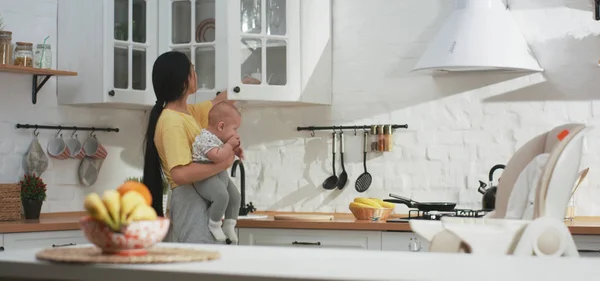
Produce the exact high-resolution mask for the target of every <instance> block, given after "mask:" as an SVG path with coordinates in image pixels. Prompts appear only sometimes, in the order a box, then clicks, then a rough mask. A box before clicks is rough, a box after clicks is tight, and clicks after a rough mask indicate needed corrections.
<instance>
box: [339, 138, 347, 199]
mask: <svg viewBox="0 0 600 281" xmlns="http://www.w3.org/2000/svg"><path fill="white" fill-rule="evenodd" d="M340 158H341V160H342V173H341V174H340V176H339V177H338V180H337V184H336V185H337V188H338V189H344V187H346V185H347V184H348V173H346V167H344V132H340Z"/></svg>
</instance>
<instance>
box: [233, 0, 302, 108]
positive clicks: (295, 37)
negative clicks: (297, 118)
mask: <svg viewBox="0 0 600 281" xmlns="http://www.w3.org/2000/svg"><path fill="white" fill-rule="evenodd" d="M227 3H228V4H229V7H228V9H227V10H228V12H229V14H228V16H230V18H231V21H230V22H229V25H230V26H231V27H230V28H229V29H228V31H229V34H228V35H229V37H228V39H229V42H228V43H229V51H230V52H229V54H228V57H229V68H230V69H229V81H228V82H229V86H230V87H229V89H230V91H232V92H233V93H234V95H233V96H234V98H235V97H236V96H237V97H238V98H240V99H250V100H254V99H256V100H282V101H285V100H286V99H293V98H294V95H295V94H296V93H299V91H300V89H299V83H300V82H299V81H300V19H299V18H300V0H228V1H227Z"/></svg>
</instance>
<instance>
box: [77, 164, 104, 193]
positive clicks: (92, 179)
mask: <svg viewBox="0 0 600 281" xmlns="http://www.w3.org/2000/svg"><path fill="white" fill-rule="evenodd" d="M103 163H104V159H94V158H91V157H85V158H83V160H81V164H79V171H78V173H79V182H81V184H82V185H84V186H92V185H93V184H94V183H96V180H97V179H98V174H99V173H100V169H101V168H102V164H103Z"/></svg>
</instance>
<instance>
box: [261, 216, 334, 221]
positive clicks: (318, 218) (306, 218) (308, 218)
mask: <svg viewBox="0 0 600 281" xmlns="http://www.w3.org/2000/svg"><path fill="white" fill-rule="evenodd" d="M273 219H274V220H293V221H331V220H333V216H332V215H275V216H273Z"/></svg>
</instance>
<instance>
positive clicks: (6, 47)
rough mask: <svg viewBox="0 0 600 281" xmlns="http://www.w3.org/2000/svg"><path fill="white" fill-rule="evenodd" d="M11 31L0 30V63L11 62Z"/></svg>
mask: <svg viewBox="0 0 600 281" xmlns="http://www.w3.org/2000/svg"><path fill="white" fill-rule="evenodd" d="M12 57H13V53H12V32H10V31H0V65H1V64H12Z"/></svg>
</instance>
